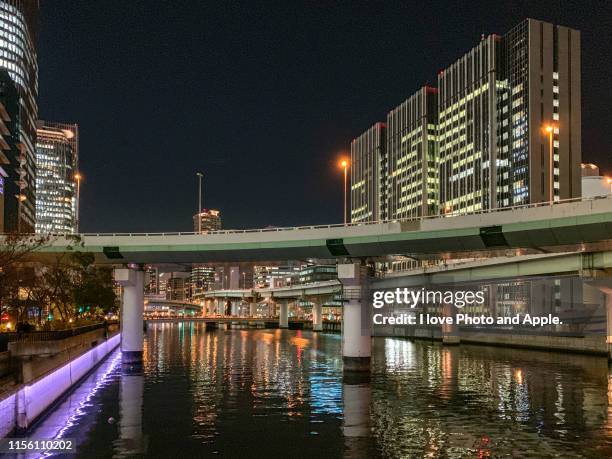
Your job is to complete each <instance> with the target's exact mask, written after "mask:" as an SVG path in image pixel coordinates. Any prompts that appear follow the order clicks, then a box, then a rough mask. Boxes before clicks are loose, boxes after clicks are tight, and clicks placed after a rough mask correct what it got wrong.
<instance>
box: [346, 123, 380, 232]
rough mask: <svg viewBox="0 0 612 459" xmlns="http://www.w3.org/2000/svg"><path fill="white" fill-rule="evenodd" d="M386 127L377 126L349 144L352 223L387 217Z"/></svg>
mask: <svg viewBox="0 0 612 459" xmlns="http://www.w3.org/2000/svg"><path fill="white" fill-rule="evenodd" d="M385 132H386V130H385V125H384V123H376V124H375V125H374V126H372V127H371V128H370V129H368V130H367V131H365V132H364V133H363V134H361V135H360V136H359V137H357V138H356V139H354V140H353V141H352V142H351V221H352V222H364V221H378V220H384V219H385V218H386V199H385V191H386V185H385V179H386V178H387V169H386V154H385V151H386V144H385V138H386V136H385Z"/></svg>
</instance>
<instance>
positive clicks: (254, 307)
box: [249, 303, 257, 317]
mask: <svg viewBox="0 0 612 459" xmlns="http://www.w3.org/2000/svg"><path fill="white" fill-rule="evenodd" d="M255 314H257V303H250V304H249V317H255Z"/></svg>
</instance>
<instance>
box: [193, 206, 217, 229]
mask: <svg viewBox="0 0 612 459" xmlns="http://www.w3.org/2000/svg"><path fill="white" fill-rule="evenodd" d="M200 225H201V226H200ZM220 229H221V212H220V211H218V210H216V209H202V211H201V212H200V213H199V214H195V215H194V216H193V231H194V232H195V233H197V232H198V231H202V232H203V233H207V232H209V231H217V230H220Z"/></svg>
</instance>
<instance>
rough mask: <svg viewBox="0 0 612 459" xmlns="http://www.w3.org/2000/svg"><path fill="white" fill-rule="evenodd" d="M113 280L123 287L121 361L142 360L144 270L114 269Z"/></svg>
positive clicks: (136, 361) (127, 362)
mask: <svg viewBox="0 0 612 459" xmlns="http://www.w3.org/2000/svg"><path fill="white" fill-rule="evenodd" d="M115 281H116V282H117V283H118V284H119V285H121V286H122V287H123V296H122V301H121V361H122V363H124V364H133V363H140V362H142V351H143V339H144V330H143V325H144V324H143V313H144V271H143V270H142V268H137V269H128V268H121V269H115Z"/></svg>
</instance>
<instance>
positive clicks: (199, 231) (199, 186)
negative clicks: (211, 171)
mask: <svg viewBox="0 0 612 459" xmlns="http://www.w3.org/2000/svg"><path fill="white" fill-rule="evenodd" d="M196 175H197V176H198V212H197V216H198V233H199V234H201V233H202V216H201V215H200V214H201V213H202V177H204V174H203V173H202V172H199V171H198V172H196Z"/></svg>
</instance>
